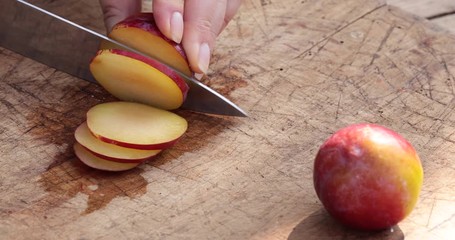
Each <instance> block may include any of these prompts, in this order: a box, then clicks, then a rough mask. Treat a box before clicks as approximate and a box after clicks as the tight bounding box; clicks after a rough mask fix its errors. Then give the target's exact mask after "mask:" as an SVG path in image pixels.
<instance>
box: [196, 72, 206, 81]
mask: <svg viewBox="0 0 455 240" xmlns="http://www.w3.org/2000/svg"><path fill="white" fill-rule="evenodd" d="M203 76H204V74H203V73H195V74H194V77H195V78H196V79H197V80H201V79H202V77H203Z"/></svg>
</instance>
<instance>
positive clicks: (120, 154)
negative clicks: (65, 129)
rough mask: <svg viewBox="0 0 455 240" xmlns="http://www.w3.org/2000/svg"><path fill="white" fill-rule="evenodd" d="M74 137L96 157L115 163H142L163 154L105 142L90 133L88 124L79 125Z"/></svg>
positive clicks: (157, 151)
mask: <svg viewBox="0 0 455 240" xmlns="http://www.w3.org/2000/svg"><path fill="white" fill-rule="evenodd" d="M74 136H75V138H76V141H77V142H78V143H79V144H81V145H82V146H83V147H85V148H87V149H88V150H89V151H90V152H92V154H94V155H95V156H98V157H100V158H102V159H105V160H109V161H114V162H123V163H140V162H143V161H145V160H148V159H150V158H152V157H153V156H155V155H157V154H158V153H159V152H161V150H139V149H132V148H125V147H121V146H118V145H115V144H110V143H106V142H103V141H101V140H99V139H98V138H96V137H95V136H94V135H93V134H92V133H91V132H90V130H89V129H88V126H87V123H86V122H84V123H82V124H81V125H79V127H78V128H77V129H76V131H75V133H74Z"/></svg>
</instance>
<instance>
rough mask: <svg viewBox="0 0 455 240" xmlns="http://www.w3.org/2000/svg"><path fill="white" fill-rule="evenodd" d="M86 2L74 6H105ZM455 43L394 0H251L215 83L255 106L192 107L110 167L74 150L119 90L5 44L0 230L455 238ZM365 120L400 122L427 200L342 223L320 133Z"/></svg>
mask: <svg viewBox="0 0 455 240" xmlns="http://www.w3.org/2000/svg"><path fill="white" fill-rule="evenodd" d="M80 2H81V3H80V4H85V3H82V2H83V1H80ZM61 9H64V8H63V7H61ZM95 10H96V11H95ZM88 11H89V10H87V12H81V14H80V15H77V16H76V15H73V16H74V17H75V18H78V19H79V20H80V21H83V20H84V19H101V18H100V16H97V17H95V18H93V16H92V14H95V12H98V10H97V9H90V11H93V12H90V13H89V12H88ZM82 13H86V14H82ZM70 15H71V14H70ZM87 16H89V17H87ZM91 24H94V25H96V26H101V27H102V23H99V22H97V23H91ZM453 49H455V38H454V37H453V36H452V35H449V34H447V33H446V32H443V31H440V29H437V28H435V27H434V25H432V24H429V23H428V22H426V21H422V19H421V18H416V17H415V16H413V15H410V14H408V13H406V12H403V11H401V10H400V9H398V8H394V7H389V6H387V5H386V4H385V2H382V1H376V0H346V1H332V0H307V1H300V0H299V1H295V0H282V1H270V0H268V1H264V0H246V1H245V2H244V5H243V6H242V8H241V10H240V12H239V13H238V15H237V16H236V18H235V19H234V20H233V22H232V23H231V24H230V25H229V26H228V28H227V29H226V30H225V31H224V32H223V34H222V36H220V38H219V40H218V42H217V47H216V49H215V50H214V52H213V58H212V63H211V69H210V72H209V76H208V78H206V79H204V81H205V82H207V83H208V84H209V85H210V86H212V87H214V88H215V89H217V90H219V91H220V92H223V93H224V94H226V95H227V96H228V97H229V98H230V99H232V100H233V101H234V102H236V103H237V104H239V105H240V106H241V107H243V108H245V109H246V110H247V111H248V112H249V114H250V117H249V118H234V117H219V116H210V115H203V114H197V113H192V112H187V111H183V110H182V111H178V113H179V114H181V115H182V116H184V117H185V118H186V119H187V120H188V121H189V130H188V132H187V134H186V135H185V136H184V137H183V138H182V139H181V141H180V142H179V143H178V144H177V145H176V146H175V147H174V148H173V149H170V150H166V151H164V152H163V154H161V155H160V156H159V157H158V158H157V159H156V160H155V161H151V162H148V163H146V164H143V165H141V166H140V167H139V168H137V169H135V170H132V171H128V172H125V173H120V174H118V173H117V174H112V173H103V172H100V171H95V170H92V169H90V168H88V167H85V166H84V165H82V164H81V163H79V162H78V161H77V159H76V158H75V156H74V154H73V152H72V149H71V146H72V144H73V143H74V138H73V136H72V134H73V131H74V129H75V127H76V126H77V125H78V124H79V123H81V122H83V121H84V118H85V112H86V111H87V110H88V109H89V108H90V107H91V106H93V105H95V104H97V103H100V102H106V101H111V100H113V99H112V97H110V96H109V95H108V94H107V93H106V92H105V91H104V90H103V89H101V88H100V87H98V86H96V85H91V84H89V83H87V82H84V81H82V80H79V79H75V78H73V77H71V76H68V75H66V74H64V73H61V72H57V71H55V70H53V69H50V68H48V67H47V66H44V65H42V64H39V63H37V62H34V61H32V60H30V59H26V58H24V57H22V56H19V55H17V54H15V53H12V52H10V51H8V50H6V49H2V48H0V56H1V57H0V81H1V84H0V113H1V116H3V117H2V118H0V142H1V143H2V144H1V145H0V153H1V154H2V157H1V158H0V164H1V165H2V166H3V167H2V168H0V191H1V192H2V195H1V196H0V236H2V238H4V239H113V238H116V239H117V238H121V239H292V240H295V239H360V238H362V239H363V238H365V239H403V238H406V239H451V237H452V236H453V234H455V232H454V229H455V217H454V216H455V204H454V202H455V195H454V194H453V192H454V191H455V178H453V176H454V175H455V162H454V161H453V159H454V158H455V111H454V109H455V77H454V74H455V52H454V51H453ZM358 122H373V123H378V124H382V125H385V126H387V127H389V128H391V129H394V130H396V131H397V132H399V133H400V134H402V135H403V136H404V137H406V138H407V139H408V140H409V141H410V142H411V143H412V144H413V145H414V146H415V148H416V149H417V151H418V152H419V155H420V157H421V159H422V161H423V166H424V172H425V179H424V186H423V190H422V193H421V196H420V200H419V202H418V205H417V207H416V209H415V210H414V211H413V212H412V213H411V215H410V216H409V217H408V218H407V219H405V220H404V221H403V222H401V223H400V224H399V225H397V226H395V227H394V228H392V229H389V230H387V231H382V232H377V233H365V232H356V231H352V230H349V229H345V228H343V227H341V226H340V225H339V224H337V223H336V222H335V221H333V220H332V219H331V218H330V217H329V216H328V215H327V214H326V212H325V211H324V210H323V208H322V206H321V204H320V202H319V201H318V200H317V197H316V195H315V193H314V190H313V185H312V163H313V159H314V157H315V154H316V151H317V149H318V147H319V145H320V144H322V142H323V141H324V140H325V139H326V138H327V137H328V136H329V135H330V134H331V133H333V132H334V131H336V130H337V129H338V128H340V127H343V126H346V125H348V124H351V123H358Z"/></svg>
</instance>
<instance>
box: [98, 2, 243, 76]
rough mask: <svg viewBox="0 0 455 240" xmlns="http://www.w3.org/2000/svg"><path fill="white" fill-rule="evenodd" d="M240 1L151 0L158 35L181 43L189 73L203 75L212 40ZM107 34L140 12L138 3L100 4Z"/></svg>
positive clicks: (206, 66) (206, 68)
mask: <svg viewBox="0 0 455 240" xmlns="http://www.w3.org/2000/svg"><path fill="white" fill-rule="evenodd" d="M241 2H242V0H153V15H154V17H155V22H156V24H157V26H158V28H159V29H160V31H161V32H162V33H163V34H164V35H165V36H166V37H168V38H169V39H172V40H173V41H174V42H176V43H182V44H183V47H184V49H185V53H186V54H187V57H188V61H189V64H190V67H191V69H192V70H193V71H194V72H196V73H203V74H204V73H207V70H208V67H209V63H210V54H211V50H212V49H213V48H214V46H215V40H216V37H217V36H218V35H219V34H220V33H221V32H222V30H223V29H224V28H225V27H226V25H227V24H228V23H229V21H230V20H231V19H232V18H233V17H234V15H235V13H236V12H237V10H238V8H239V7H240V4H241ZM100 4H101V7H102V9H103V14H104V21H105V24H106V28H107V30H108V31H110V30H111V29H112V27H113V26H114V25H115V24H116V23H118V22H120V21H121V20H123V19H125V18H127V17H129V16H131V15H133V14H136V13H138V12H140V11H141V5H142V1H141V0H100Z"/></svg>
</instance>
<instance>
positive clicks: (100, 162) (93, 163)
mask: <svg viewBox="0 0 455 240" xmlns="http://www.w3.org/2000/svg"><path fill="white" fill-rule="evenodd" d="M74 153H75V154H76V156H77V158H79V160H81V162H83V163H84V164H85V165H87V166H89V167H92V168H96V169H99V170H105V171H114V172H116V171H125V170H129V169H132V168H134V167H136V166H137V165H139V164H140V163H119V162H113V161H109V160H105V159H102V158H100V157H98V156H95V155H94V154H93V153H91V152H90V151H89V150H88V149H86V148H84V147H83V146H82V145H80V144H79V143H77V142H76V143H75V144H74Z"/></svg>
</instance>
